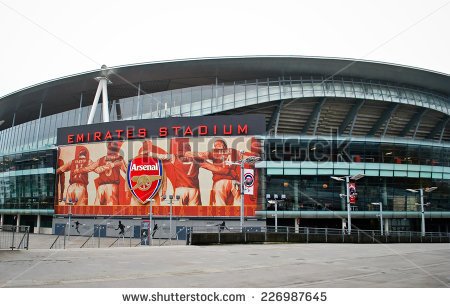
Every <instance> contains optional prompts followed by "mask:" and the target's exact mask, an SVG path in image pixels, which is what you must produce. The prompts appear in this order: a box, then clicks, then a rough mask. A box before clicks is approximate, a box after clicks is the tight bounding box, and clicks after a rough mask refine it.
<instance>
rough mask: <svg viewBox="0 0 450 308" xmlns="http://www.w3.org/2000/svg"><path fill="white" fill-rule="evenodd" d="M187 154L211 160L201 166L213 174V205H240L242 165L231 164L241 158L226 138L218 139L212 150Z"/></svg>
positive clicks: (211, 202)
mask: <svg viewBox="0 0 450 308" xmlns="http://www.w3.org/2000/svg"><path fill="white" fill-rule="evenodd" d="M186 156H187V157H197V158H202V159H205V160H210V161H211V162H205V163H203V164H202V166H201V167H203V168H205V169H207V170H210V171H211V172H212V174H213V177H212V180H213V187H212V190H211V200H210V204H211V205H236V206H238V205H240V201H241V196H240V184H239V183H240V182H239V181H240V173H239V172H240V167H239V166H236V165H231V164H229V163H230V162H236V161H237V160H238V159H239V152H238V151H237V150H236V149H229V148H228V145H227V143H226V142H225V140H223V139H216V140H215V141H214V145H213V150H212V151H210V152H197V153H194V152H186Z"/></svg>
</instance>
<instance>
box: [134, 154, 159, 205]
mask: <svg viewBox="0 0 450 308" xmlns="http://www.w3.org/2000/svg"><path fill="white" fill-rule="evenodd" d="M162 176H163V168H162V163H161V161H160V160H159V159H156V158H152V157H136V158H134V159H133V160H130V163H129V164H128V172H127V180H128V186H129V187H130V190H131V192H132V193H133V195H134V196H135V197H136V198H137V199H138V200H139V201H140V202H141V203H142V204H145V203H147V202H148V200H149V199H151V198H153V196H155V195H156V193H157V192H158V190H159V188H160V187H161V181H162Z"/></svg>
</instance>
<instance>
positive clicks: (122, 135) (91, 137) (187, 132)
mask: <svg viewBox="0 0 450 308" xmlns="http://www.w3.org/2000/svg"><path fill="white" fill-rule="evenodd" d="M150 133H152V134H150ZM150 135H153V136H154V135H157V136H159V137H163V138H164V137H193V136H231V135H248V124H237V125H232V124H224V125H210V126H207V125H198V126H195V127H194V126H193V127H191V126H189V125H188V126H161V127H159V130H158V131H155V132H149V131H148V130H147V129H146V128H136V129H134V128H132V129H126V130H125V129H116V130H107V131H103V132H100V131H96V132H88V133H79V134H68V135H67V143H68V144H74V143H86V142H96V141H112V140H129V139H145V138H148V137H149V136H150Z"/></svg>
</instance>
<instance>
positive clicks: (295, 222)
mask: <svg viewBox="0 0 450 308" xmlns="http://www.w3.org/2000/svg"><path fill="white" fill-rule="evenodd" d="M299 220H300V218H294V226H295V233H298V231H299V226H300V225H299V224H298V222H299Z"/></svg>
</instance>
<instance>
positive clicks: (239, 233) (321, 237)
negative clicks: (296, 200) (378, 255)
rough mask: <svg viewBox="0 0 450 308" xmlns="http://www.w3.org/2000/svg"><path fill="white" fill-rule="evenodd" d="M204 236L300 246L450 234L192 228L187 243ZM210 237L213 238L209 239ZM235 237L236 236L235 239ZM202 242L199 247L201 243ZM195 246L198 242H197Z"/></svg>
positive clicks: (427, 239) (428, 239)
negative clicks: (296, 244)
mask: <svg viewBox="0 0 450 308" xmlns="http://www.w3.org/2000/svg"><path fill="white" fill-rule="evenodd" d="M195 234H203V235H204V238H205V239H206V240H205V241H204V242H202V243H204V244H206V243H208V241H209V243H249V242H301V243H341V242H342V243H444V242H445V243H449V242H450V233H447V232H426V233H425V236H422V234H421V232H416V231H385V232H383V233H381V231H380V230H360V229H357V230H354V231H353V232H352V234H347V233H346V230H343V229H335V228H309V227H301V228H295V227H284V226H278V227H274V226H247V227H244V228H240V227H222V226H192V227H189V228H188V237H187V244H192V243H193V240H192V236H193V235H195ZM208 235H214V236H210V237H208ZM233 235H234V236H233ZM202 243H200V244H202ZM194 244H195V243H194Z"/></svg>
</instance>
